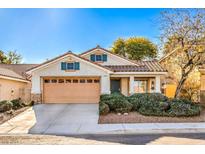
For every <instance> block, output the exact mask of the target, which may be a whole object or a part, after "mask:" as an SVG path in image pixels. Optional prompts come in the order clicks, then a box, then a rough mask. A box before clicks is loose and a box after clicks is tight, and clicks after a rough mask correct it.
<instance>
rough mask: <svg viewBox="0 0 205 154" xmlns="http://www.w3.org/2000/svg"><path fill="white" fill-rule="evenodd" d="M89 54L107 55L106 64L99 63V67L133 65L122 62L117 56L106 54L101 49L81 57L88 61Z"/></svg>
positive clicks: (125, 61)
mask: <svg viewBox="0 0 205 154" xmlns="http://www.w3.org/2000/svg"><path fill="white" fill-rule="evenodd" d="M91 54H107V62H103V63H100V64H101V65H133V63H131V62H129V61H127V60H124V59H122V58H120V57H118V56H115V55H112V54H108V53H107V52H105V51H103V50H101V49H96V50H94V51H93V52H90V53H89V54H86V55H84V56H83V57H84V58H86V59H88V60H90V55H91Z"/></svg>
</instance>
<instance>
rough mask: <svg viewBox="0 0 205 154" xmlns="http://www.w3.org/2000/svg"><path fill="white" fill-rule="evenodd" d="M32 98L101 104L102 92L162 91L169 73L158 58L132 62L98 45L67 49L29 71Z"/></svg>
mask: <svg viewBox="0 0 205 154" xmlns="http://www.w3.org/2000/svg"><path fill="white" fill-rule="evenodd" d="M26 73H27V74H29V75H31V76H32V77H31V84H32V88H31V95H32V96H31V97H32V99H33V100H34V101H35V102H43V103H98V102H99V98H100V95H101V94H110V93H111V92H121V93H122V94H124V95H126V96H128V95H131V94H134V93H143V92H158V93H160V92H161V82H160V80H161V77H163V76H164V75H166V74H167V71H166V70H165V69H163V68H162V67H161V66H160V64H159V63H158V62H157V61H156V60H153V61H137V62H134V61H131V60H128V59H126V58H123V57H121V56H118V55H115V54H113V53H111V52H110V51H108V50H106V49H104V48H101V47H100V46H97V47H95V48H93V49H90V50H88V51H86V52H84V53H81V54H79V55H76V54H74V53H72V52H67V53H65V54H63V55H60V56H58V57H56V58H53V59H51V60H49V61H46V62H44V63H42V64H40V65H37V66H34V67H32V68H30V69H28V70H27V72H26Z"/></svg>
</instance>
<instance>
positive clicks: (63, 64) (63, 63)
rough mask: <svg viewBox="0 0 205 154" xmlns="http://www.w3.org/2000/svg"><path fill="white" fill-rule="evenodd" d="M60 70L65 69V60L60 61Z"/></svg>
mask: <svg viewBox="0 0 205 154" xmlns="http://www.w3.org/2000/svg"><path fill="white" fill-rule="evenodd" d="M61 70H66V62H61Z"/></svg>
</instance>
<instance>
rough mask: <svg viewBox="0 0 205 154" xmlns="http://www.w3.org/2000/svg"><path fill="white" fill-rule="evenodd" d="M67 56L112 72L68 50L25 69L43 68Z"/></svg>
mask: <svg viewBox="0 0 205 154" xmlns="http://www.w3.org/2000/svg"><path fill="white" fill-rule="evenodd" d="M68 56H74V57H75V58H77V59H78V60H80V61H84V62H86V63H88V64H90V65H92V66H94V67H97V68H98V69H101V70H103V71H105V72H112V71H111V70H109V69H108V68H104V67H103V66H101V65H98V64H95V63H93V62H91V61H89V60H87V59H85V58H83V57H80V56H78V55H76V54H74V53H72V52H71V51H69V52H66V53H65V54H63V55H60V56H58V57H55V58H53V59H51V60H48V61H46V62H44V63H42V64H39V65H38V66H35V67H33V68H31V69H29V70H27V73H31V72H33V71H36V70H39V69H41V68H44V67H46V66H48V65H50V64H53V63H55V62H58V61H60V60H61V59H64V58H66V57H68Z"/></svg>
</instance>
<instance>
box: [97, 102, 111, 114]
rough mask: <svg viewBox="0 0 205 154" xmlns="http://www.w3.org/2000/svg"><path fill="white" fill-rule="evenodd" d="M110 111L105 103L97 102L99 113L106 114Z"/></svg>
mask: <svg viewBox="0 0 205 154" xmlns="http://www.w3.org/2000/svg"><path fill="white" fill-rule="evenodd" d="M109 112H110V109H109V106H108V105H107V104H105V103H102V102H100V103H99V113H100V115H106V114H108V113H109Z"/></svg>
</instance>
